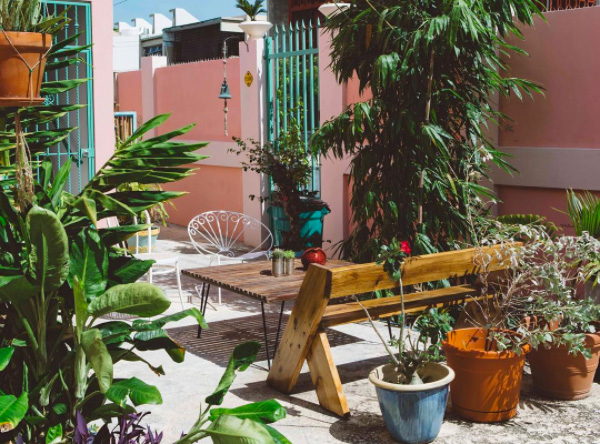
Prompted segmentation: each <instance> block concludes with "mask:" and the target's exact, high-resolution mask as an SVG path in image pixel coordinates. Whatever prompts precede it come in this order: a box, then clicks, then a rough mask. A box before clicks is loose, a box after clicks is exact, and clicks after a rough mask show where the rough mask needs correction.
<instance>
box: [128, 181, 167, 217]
mask: <svg viewBox="0 0 600 444" xmlns="http://www.w3.org/2000/svg"><path fill="white" fill-rule="evenodd" d="M117 191H119V192H131V191H163V189H162V187H161V186H160V185H158V184H154V183H152V184H139V183H131V182H126V183H122V184H121V185H119V186H118V187H117ZM167 205H169V206H171V207H175V205H174V204H173V202H159V203H157V204H156V205H155V206H154V207H152V208H150V209H149V210H148V214H149V215H150V220H151V221H152V222H153V223H156V224H161V225H163V226H165V227H166V226H167V220H168V219H169V213H168V211H167ZM137 219H138V220H141V221H144V218H143V215H142V214H137ZM119 222H120V223H122V224H132V223H133V219H132V218H131V217H126V218H123V219H122V220H120V221H119ZM144 222H145V221H144Z"/></svg>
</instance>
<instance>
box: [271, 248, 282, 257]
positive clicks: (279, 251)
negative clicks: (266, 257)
mask: <svg viewBox="0 0 600 444" xmlns="http://www.w3.org/2000/svg"><path fill="white" fill-rule="evenodd" d="M284 256H285V251H284V250H282V249H280V248H275V249H274V250H272V251H271V259H283V257H284Z"/></svg>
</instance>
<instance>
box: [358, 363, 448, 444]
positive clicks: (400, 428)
mask: <svg viewBox="0 0 600 444" xmlns="http://www.w3.org/2000/svg"><path fill="white" fill-rule="evenodd" d="M388 372H394V368H393V365H391V364H388V365H385V366H381V367H378V368H376V369H375V370H373V371H372V372H371V374H370V375H369V381H371V383H372V384H373V385H375V389H376V391H377V397H378V399H379V406H380V408H381V413H382V414H383V418H384V420H385V425H386V427H387V429H388V432H389V433H390V435H392V437H393V438H394V439H395V440H396V441H398V442H401V443H405V444H420V443H428V442H432V441H434V440H435V439H436V438H437V436H438V434H439V433H440V429H441V427H442V422H443V421H444V413H445V412H446V403H447V402H448V392H449V391H450V382H451V381H452V380H453V379H454V372H453V371H452V369H451V368H450V367H447V366H445V365H442V364H429V365H428V366H427V368H425V369H424V371H423V372H422V373H423V374H421V377H425V375H427V374H429V375H430V376H431V377H432V379H433V380H434V382H429V383H425V384H419V385H400V384H391V383H387V382H385V381H384V380H385V379H386V378H385V376H384V375H386V374H388Z"/></svg>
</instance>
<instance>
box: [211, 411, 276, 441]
mask: <svg viewBox="0 0 600 444" xmlns="http://www.w3.org/2000/svg"><path fill="white" fill-rule="evenodd" d="M206 433H207V434H208V435H209V436H210V437H211V439H212V441H213V443H214V444H275V443H276V441H275V440H274V439H273V438H272V437H271V434H270V433H269V432H268V431H267V429H266V428H264V427H263V426H262V425H261V424H259V423H257V422H254V421H252V420H250V419H240V418H236V417H235V416H228V415H223V416H220V417H219V418H218V419H217V420H216V421H215V422H213V423H212V424H211V425H210V426H209V427H208V428H207V429H206Z"/></svg>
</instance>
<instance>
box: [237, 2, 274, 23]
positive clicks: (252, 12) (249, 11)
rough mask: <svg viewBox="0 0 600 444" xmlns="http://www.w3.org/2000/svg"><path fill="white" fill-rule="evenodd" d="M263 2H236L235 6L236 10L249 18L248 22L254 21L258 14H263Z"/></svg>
mask: <svg viewBox="0 0 600 444" xmlns="http://www.w3.org/2000/svg"><path fill="white" fill-rule="evenodd" d="M264 3H265V1H264V0H255V1H254V3H250V1H249V0H237V4H236V5H235V6H236V7H237V8H239V9H241V11H242V12H243V13H244V14H246V15H247V16H249V17H250V20H252V21H254V20H256V16H257V15H258V14H264V13H265V12H267V10H266V9H265V8H264V7H263V5H264Z"/></svg>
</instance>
